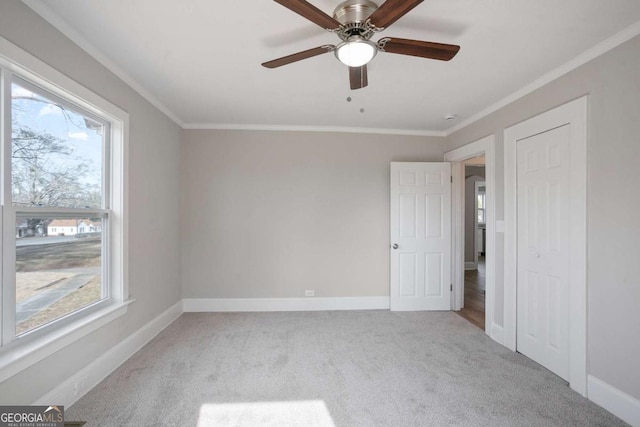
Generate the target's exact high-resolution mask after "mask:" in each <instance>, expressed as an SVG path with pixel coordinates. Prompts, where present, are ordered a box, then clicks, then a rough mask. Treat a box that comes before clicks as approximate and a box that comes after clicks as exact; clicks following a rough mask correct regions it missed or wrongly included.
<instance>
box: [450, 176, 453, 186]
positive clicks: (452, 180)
mask: <svg viewBox="0 0 640 427" xmlns="http://www.w3.org/2000/svg"><path fill="white" fill-rule="evenodd" d="M449 178H451V183H452V184H453V175H451V176H450V177H449Z"/></svg>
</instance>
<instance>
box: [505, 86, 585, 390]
mask: <svg viewBox="0 0 640 427" xmlns="http://www.w3.org/2000/svg"><path fill="white" fill-rule="evenodd" d="M563 127H566V130H567V132H568V141H567V149H568V152H569V158H568V162H569V182H568V192H569V195H568V200H567V203H568V205H567V206H568V216H569V220H568V226H567V229H565V230H563V231H564V232H566V233H567V239H568V245H569V249H568V255H567V257H568V259H569V276H568V304H567V305H568V313H569V315H568V343H567V346H568V361H569V367H568V381H569V385H570V387H571V388H572V389H573V390H575V391H577V392H578V393H580V394H581V395H583V396H587V360H586V357H587V356H586V355H587V303H586V299H587V288H586V245H587V240H586V237H587V223H586V212H587V210H586V200H587V192H586V187H587V178H586V176H587V97H586V96H585V97H582V98H579V99H577V100H575V101H571V102H569V103H567V104H564V105H562V106H560V107H557V108H554V109H552V110H549V111H547V112H545V113H542V114H540V115H538V116H535V117H533V118H531V119H528V120H526V121H524V122H521V123H519V124H517V125H514V126H512V127H510V128H507V129H505V131H504V168H505V175H504V179H505V183H504V184H505V187H504V196H505V198H504V208H505V213H504V214H505V242H504V245H505V247H504V254H505V260H504V345H505V346H507V347H508V348H510V349H511V350H514V351H515V350H516V349H517V348H518V346H519V344H520V343H519V342H518V340H517V338H518V336H517V329H518V327H517V318H518V317H519V316H518V313H519V307H518V298H517V296H518V292H519V291H520V289H521V288H520V286H519V285H520V283H518V280H519V277H518V271H519V268H518V258H519V256H518V255H519V250H520V247H519V244H518V228H519V225H518V220H519V219H520V221H522V218H519V216H518V203H517V201H518V182H517V179H518V156H517V154H518V147H519V142H518V141H524V140H526V139H528V138H531V137H534V136H536V135H541V134H544V133H547V132H550V131H552V130H554V129H559V128H563ZM553 155H556V154H553ZM525 226H526V225H525ZM541 257H542V254H541Z"/></svg>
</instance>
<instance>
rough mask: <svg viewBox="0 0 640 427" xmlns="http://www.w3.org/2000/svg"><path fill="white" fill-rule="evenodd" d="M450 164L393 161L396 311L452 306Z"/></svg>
mask: <svg viewBox="0 0 640 427" xmlns="http://www.w3.org/2000/svg"><path fill="white" fill-rule="evenodd" d="M450 286H451V164H450V163H410V162H407V163H400V162H392V163H391V289H390V292H391V301H390V305H391V310H450V309H451V290H450Z"/></svg>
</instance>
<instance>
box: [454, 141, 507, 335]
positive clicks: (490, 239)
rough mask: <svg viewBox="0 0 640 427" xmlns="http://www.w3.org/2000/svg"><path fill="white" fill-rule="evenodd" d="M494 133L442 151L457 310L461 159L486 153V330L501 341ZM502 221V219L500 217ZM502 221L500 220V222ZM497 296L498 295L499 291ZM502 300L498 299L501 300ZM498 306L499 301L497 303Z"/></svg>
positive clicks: (461, 283) (459, 296)
mask: <svg viewBox="0 0 640 427" xmlns="http://www.w3.org/2000/svg"><path fill="white" fill-rule="evenodd" d="M495 152H496V149H495V136H494V135H489V136H487V137H484V138H482V139H479V140H477V141H474V142H471V143H469V144H466V145H463V146H462V147H459V148H456V149H454V150H451V151H448V152H446V153H445V155H444V159H445V161H447V162H451V163H452V165H451V170H452V176H453V189H452V199H453V203H452V206H453V227H452V228H453V237H452V241H453V245H452V263H451V264H452V279H453V294H452V297H453V298H452V309H453V310H460V309H461V308H462V306H463V301H464V244H465V237H464V185H465V174H464V161H465V160H468V159H471V158H473V157H477V156H482V155H484V156H485V181H486V193H485V194H486V195H485V197H486V200H485V202H486V209H487V210H486V258H485V268H486V270H485V288H486V297H485V325H486V326H485V332H486V333H487V334H488V335H489V336H490V337H491V338H492V339H494V340H495V341H497V342H499V343H500V344H504V330H503V326H502V325H503V317H502V310H500V312H499V313H498V315H496V297H497V294H496V274H495V271H496V258H497V253H496V233H502V232H503V231H504V230H503V229H502V228H500V229H498V227H497V225H498V223H499V222H498V221H496V202H495V187H496V185H495V181H496V179H495V178H496V176H495V169H496V154H495ZM500 223H501V221H500ZM500 225H502V224H500ZM498 297H501V293H500V295H498ZM500 302H501V301H500ZM500 308H502V304H501V303H500Z"/></svg>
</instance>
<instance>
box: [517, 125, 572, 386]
mask: <svg viewBox="0 0 640 427" xmlns="http://www.w3.org/2000/svg"><path fill="white" fill-rule="evenodd" d="M570 130H571V129H570V126H561V127H559V128H556V129H552V130H548V131H546V132H543V133H541V134H538V135H535V136H532V137H529V138H526V139H522V140H519V141H518V142H517V147H516V150H517V181H518V182H517V222H518V228H517V241H518V243H517V248H518V257H517V263H518V267H517V280H518V287H517V313H518V314H517V349H518V351H519V352H520V353H522V354H524V355H526V356H527V357H529V358H531V359H533V360H535V361H536V362H538V363H540V364H541V365H543V366H545V367H546V368H548V369H549V370H551V371H552V372H554V373H556V374H557V375H558V376H560V377H562V378H564V379H565V380H568V379H569V261H570V257H569V252H570V236H569V230H570V208H571V207H570V204H569V203H570V202H569V201H570V167H569V165H570V146H569V142H570V136H571V135H570Z"/></svg>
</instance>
